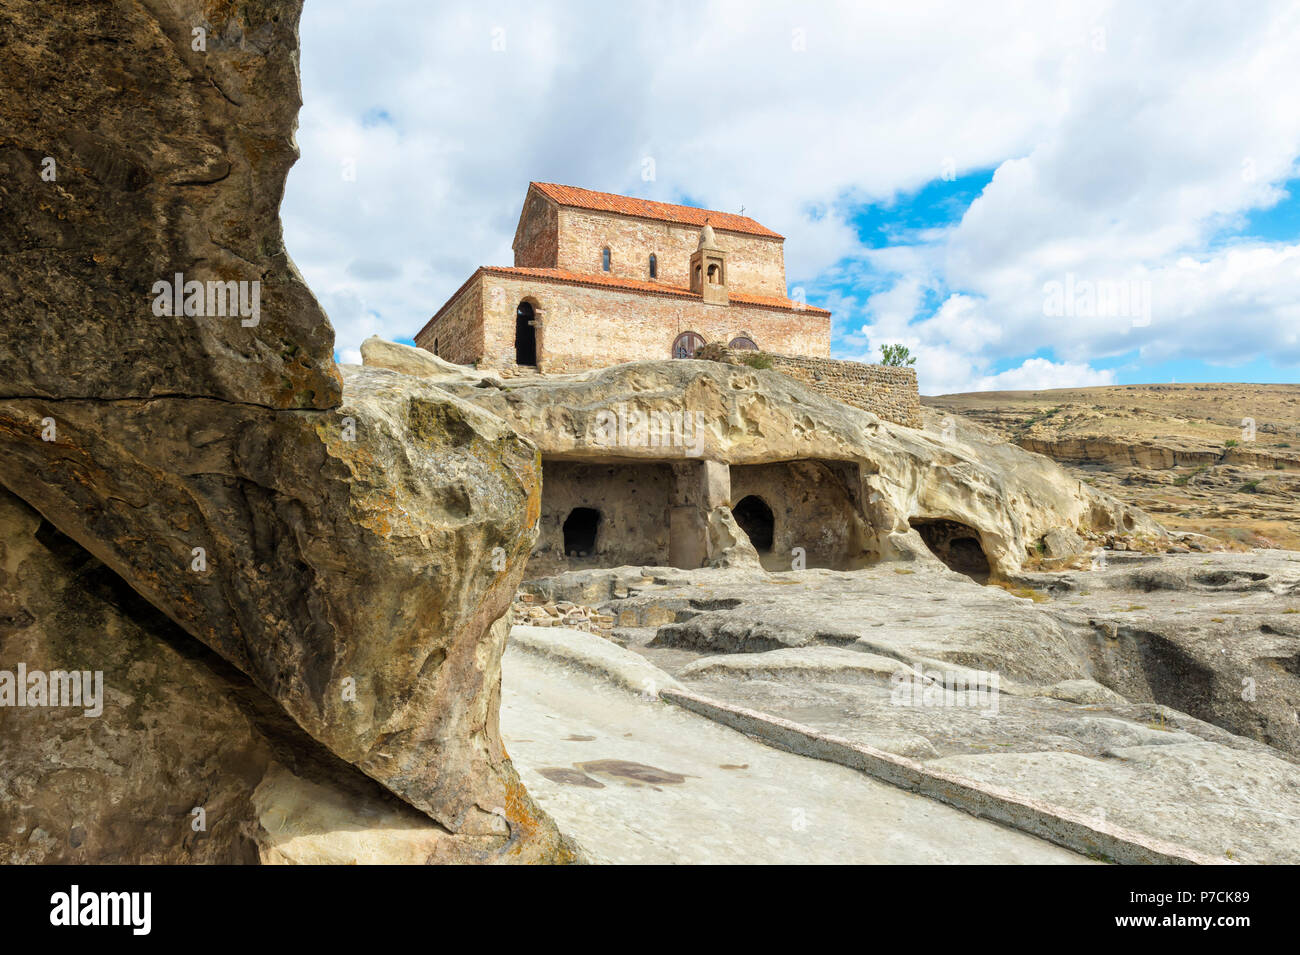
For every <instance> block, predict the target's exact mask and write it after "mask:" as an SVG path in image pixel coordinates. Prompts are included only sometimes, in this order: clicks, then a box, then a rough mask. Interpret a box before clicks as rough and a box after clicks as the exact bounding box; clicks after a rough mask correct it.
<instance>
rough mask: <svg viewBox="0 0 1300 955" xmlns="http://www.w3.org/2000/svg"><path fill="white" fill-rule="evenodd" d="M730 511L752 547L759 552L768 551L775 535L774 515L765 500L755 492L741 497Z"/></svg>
mask: <svg viewBox="0 0 1300 955" xmlns="http://www.w3.org/2000/svg"><path fill="white" fill-rule="evenodd" d="M731 513H732V516H733V517H735V518H736V523H737V524H739V525H740V529H741V530H742V531H744V532H745V535H746V536H747V537H748V538H749V542H750V543H751V544H753V545H754V549H755V550H756V551H758V552H759V553H760V554H766V553H770V552H771V550H772V542H773V540H774V539H775V537H776V517H775V515H773V513H772V509H771V508H770V507H768V506H767V502H766V501H764V500H763V499H762V498H761V497H759V496H758V495H757V494H751V495H749V496H748V497H745V498H742V499H741V501H740V503H739V504H737V505H736V506H735V507H733V508H732V509H731Z"/></svg>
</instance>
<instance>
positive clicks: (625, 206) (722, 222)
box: [529, 182, 785, 239]
mask: <svg viewBox="0 0 1300 955" xmlns="http://www.w3.org/2000/svg"><path fill="white" fill-rule="evenodd" d="M529 185H530V186H536V187H537V189H538V190H539V191H540V192H541V193H542V194H543V195H545V196H547V197H548V198H550V199H552V200H554V201H555V202H558V203H559V204H560V205H562V206H571V207H574V208H577V209H593V210H595V211H597V212H617V213H619V214H620V215H625V216H637V217H639V218H642V219H657V220H659V221H661V222H680V223H683V224H685V225H691V226H695V227H696V228H703V227H704V223H705V221H706V220H707V221H708V223H709V225H711V226H713V228H714V230H721V231H723V232H743V233H745V234H747V235H758V236H763V237H764V238H767V239H784V238H785V236H783V235H781V234H780V233H779V232H773V231H772V230H771V229H769V228H767V227H766V226H763V225H759V224H758V223H757V222H755V221H754V220H753V219H751V218H750V217H749V216H738V215H733V214H732V213H730V212H717V211H716V210H713V209H697V208H695V207H694V206H678V205H673V204H672V203H671V202H655V201H653V200H651V199H633V198H632V197H631V196H618V195H615V194H614V193H612V192H596V191H594V190H592V189H579V188H578V187H577V186H561V185H559V184H558V183H554V182H533V183H529Z"/></svg>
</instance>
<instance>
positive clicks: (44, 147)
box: [0, 0, 340, 408]
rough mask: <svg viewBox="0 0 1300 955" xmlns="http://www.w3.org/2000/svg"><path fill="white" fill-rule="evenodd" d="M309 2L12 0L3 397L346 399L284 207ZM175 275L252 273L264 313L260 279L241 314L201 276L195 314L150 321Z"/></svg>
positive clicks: (1, 197)
mask: <svg viewBox="0 0 1300 955" xmlns="http://www.w3.org/2000/svg"><path fill="white" fill-rule="evenodd" d="M300 11H301V2H299V0H259V2H253V3H243V4H240V5H239V6H238V8H237V9H236V8H233V7H231V6H230V5H229V4H224V3H213V2H202V0H180V2H170V0H167V2H164V0H133V2H129V3H76V2H71V0H57V2H51V3H40V4H33V3H7V4H5V5H4V8H3V9H0V48H2V49H3V50H4V56H3V59H2V60H0V88H2V89H3V90H4V92H3V94H0V95H3V101H0V223H3V226H0V255H3V257H4V268H3V270H0V311H3V313H4V315H5V328H4V334H3V335H0V365H3V366H4V368H5V372H6V374H5V376H4V380H3V381H0V395H7V396H35V395H41V396H46V397H51V398H73V397H76V398H136V397H141V396H150V395H203V396H207V397H213V398H223V399H226V400H228V401H241V402H248V403H251V404H260V405H268V406H271V407H276V408H329V407H332V406H334V405H336V404H337V403H338V399H339V387H340V385H339V379H338V376H337V374H336V373H335V371H334V365H333V348H334V333H333V329H331V328H330V325H329V321H328V320H327V319H326V317H325V314H324V312H323V311H321V308H320V306H319V305H318V304H317V303H316V300H315V299H314V298H313V297H312V295H311V293H310V291H308V289H307V287H306V286H305V285H304V284H303V282H302V279H301V277H300V276H299V275H298V272H297V270H296V269H295V268H294V266H293V263H292V262H291V261H290V259H289V256H288V253H287V252H286V251H285V248H284V240H283V237H282V234H281V228H280V218H279V208H280V199H281V197H282V195H283V193H284V180H285V176H286V174H287V173H288V171H289V167H290V166H291V165H292V164H293V162H294V160H295V159H297V156H298V151H297V146H296V144H295V143H294V139H293V130H294V127H295V125H296V121H297V113H298V107H299V106H300V105H301V99H300V94H299V89H298V72H297V52H298V17H299V14H300ZM196 47H197V48H196ZM177 273H179V274H180V275H182V276H183V280H182V284H183V283H187V282H191V281H195V282H204V283H207V282H209V281H222V282H237V283H238V282H246V283H253V282H256V283H258V286H257V289H256V291H257V305H258V308H257V314H256V315H255V316H254V315H253V314H252V311H253V309H252V305H253V301H254V299H253V291H254V289H253V286H252V285H251V284H249V285H247V286H245V287H244V294H245V300H246V302H247V304H248V306H249V307H248V308H247V309H246V310H245V311H246V313H247V314H244V315H240V314H234V315H231V314H224V315H216V314H211V312H209V309H208V302H207V295H206V293H207V289H206V287H205V288H204V295H203V298H204V303H203V308H202V309H201V310H199V311H201V312H202V314H195V309H193V308H189V309H185V314H183V315H182V314H168V315H163V316H159V315H157V314H155V311H154V308H153V305H154V302H155V299H156V297H157V294H156V293H155V291H154V287H155V283H158V282H164V281H165V282H171V283H175V279H176V275H177ZM181 291H182V292H184V291H185V289H184V288H183V287H182V289H181ZM191 291H192V289H191ZM212 304H213V305H215V304H216V303H215V302H213V303H212ZM173 311H174V310H173ZM211 311H212V312H215V311H216V309H215V308H213V309H212V310H211ZM236 311H237V310H236ZM225 312H226V313H229V312H231V308H230V307H229V305H228V306H227V307H226V308H225ZM253 322H256V324H253Z"/></svg>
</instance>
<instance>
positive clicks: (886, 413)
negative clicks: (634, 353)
mask: <svg viewBox="0 0 1300 955" xmlns="http://www.w3.org/2000/svg"><path fill="white" fill-rule="evenodd" d="M757 356H763V357H764V358H766V359H767V360H769V361H770V362H771V367H772V370H773V371H779V372H781V374H783V375H786V376H788V377H790V378H794V379H796V380H798V381H801V382H803V383H804V384H806V385H808V387H810V388H812V389H813V391H816V392H818V393H819V394H822V395H825V396H826V397H827V398H833V399H834V400H836V401H842V402H844V403H845V404H847V405H853V406H854V407H855V408H861V409H863V410H864V411H870V412H872V413H873V414H877V415H879V416H880V417H882V418H884V419H885V420H886V421H892V422H894V423H895V424H901V425H904V426H906V427H908V428H919V427H921V398H920V393H919V392H918V391H917V386H916V369H915V368H896V367H892V366H889V365H864V364H862V363H861V362H856V361H841V360H839V359H837V358H802V357H796V356H794V355H777V354H773V353H772V352H760V351H741V350H738V349H731V348H727V347H725V346H723V345H721V344H719V343H710V344H708V345H705V346H704V347H703V348H701V349H700V350H699V351H698V352H697V353H696V355H695V357H696V358H702V359H704V360H706V361H720V362H726V363H727V364H731V365H740V364H747V363H749V362H751V361H753V360H754V359H755V358H756V357H757Z"/></svg>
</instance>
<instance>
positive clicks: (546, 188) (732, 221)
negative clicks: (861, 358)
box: [415, 182, 831, 373]
mask: <svg viewBox="0 0 1300 955" xmlns="http://www.w3.org/2000/svg"><path fill="white" fill-rule="evenodd" d="M784 243H785V238H784V237H783V236H781V235H779V234H778V233H776V232H773V231H772V230H771V229H768V228H766V227H765V226H762V225H760V224H759V223H757V222H755V221H754V220H753V219H751V218H749V217H747V216H742V215H733V214H731V213H726V212H715V211H711V210H708V209H697V208H694V207H691V206H679V205H672V204H669V203H665V202H652V201H650V200H647V199H633V198H630V197H628V196H618V195H614V194H612V193H607V192H593V191H591V190H589V189H578V188H574V187H572V186H560V185H556V184H554V183H545V182H533V183H529V185H528V193H527V195H526V196H525V197H524V205H523V211H522V212H521V213H520V216H519V225H518V227H517V228H516V230H515V239H514V253H515V263H514V265H513V266H489V265H485V266H482V267H481V268H479V269H478V270H477V271H476V272H475V273H474V274H473V275H471V276H470V277H469V279H468V280H467V281H466V282H465V284H464V285H462V286H461V287H460V289H459V290H457V292H456V293H455V294H454V295H452V297H451V298H450V299H449V300H448V301H447V303H446V304H445V305H443V306H442V308H440V309H438V311H437V312H436V313H435V314H434V316H433V318H431V319H430V320H429V322H428V323H427V324H426V325H425V326H424V328H422V329H421V330H420V331H419V332H418V333H417V334H416V336H415V342H416V344H417V345H419V346H420V347H422V348H425V349H427V350H428V351H431V352H433V353H434V354H435V355H438V356H439V357H441V358H445V359H447V360H448V361H452V362H456V363H458V364H477V365H478V366H479V367H480V368H484V367H486V368H496V369H500V370H501V371H503V372H506V373H510V372H511V371H515V370H529V369H535V370H537V371H539V372H552V373H554V372H561V373H562V372H574V371H585V370H589V369H593V368H603V367H606V366H608V365H615V364H620V363H622V362H628V361H643V360H647V359H663V358H670V357H671V358H690V357H693V356H694V355H695V353H696V351H697V350H698V349H699V348H700V347H702V346H703V345H705V344H706V343H714V342H716V343H720V344H722V345H726V346H728V347H730V348H737V349H755V348H757V349H760V350H762V351H765V352H769V353H774V354H778V355H793V356H807V357H810V358H826V357H828V356H829V355H830V324H831V313H830V312H828V311H827V310H826V309H822V308H815V307H813V306H811V305H807V304H805V303H803V302H798V301H794V300H792V299H791V298H789V297H788V295H787V293H786V285H785V251H784Z"/></svg>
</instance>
